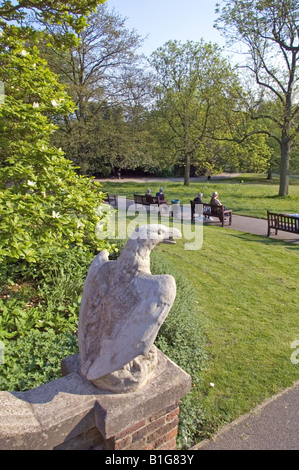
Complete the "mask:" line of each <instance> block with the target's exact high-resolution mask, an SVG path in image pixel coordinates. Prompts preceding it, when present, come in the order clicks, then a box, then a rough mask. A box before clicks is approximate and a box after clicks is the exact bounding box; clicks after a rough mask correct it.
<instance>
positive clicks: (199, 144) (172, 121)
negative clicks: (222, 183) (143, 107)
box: [151, 41, 269, 185]
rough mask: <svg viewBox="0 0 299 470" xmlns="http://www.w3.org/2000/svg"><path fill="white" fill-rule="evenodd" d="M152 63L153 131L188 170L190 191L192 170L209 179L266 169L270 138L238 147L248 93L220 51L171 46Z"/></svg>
mask: <svg viewBox="0 0 299 470" xmlns="http://www.w3.org/2000/svg"><path fill="white" fill-rule="evenodd" d="M151 63H152V65H153V67H154V68H155V70H156V75H157V82H158V87H157V96H158V99H157V105H156V109H155V111H154V115H155V117H156V120H155V123H156V126H155V125H153V129H154V130H155V131H156V135H157V139H158V140H159V142H160V144H161V147H162V149H163V150H164V152H165V153H166V154H168V155H169V156H171V158H172V160H173V161H176V162H178V163H179V164H180V165H182V166H183V167H185V185H188V184H189V174H190V167H191V165H193V166H195V167H196V168H197V170H198V171H200V172H202V173H205V174H215V173H216V172H221V171H223V170H224V169H225V168H226V167H230V168H235V169H236V170H237V169H239V168H241V169H242V170H243V171H244V170H246V171H252V170H256V169H260V170H261V171H262V170H263V169H264V168H265V164H266V163H267V160H268V158H269V149H268V147H267V143H266V139H265V136H263V137H260V136H255V140H254V139H250V140H248V141H247V142H246V144H242V145H240V146H238V145H236V143H235V142H237V139H238V133H239V132H240V130H241V131H242V133H244V124H245V119H244V110H243V109H242V105H241V104H240V103H242V100H243V95H244V91H243V90H242V88H241V85H240V82H239V79H238V77H237V75H236V74H235V72H234V71H233V70H232V68H231V67H230V65H229V63H228V62H227V61H226V60H225V59H224V58H223V57H221V51H220V49H219V47H218V46H217V45H215V44H205V43H204V42H203V41H202V42H200V43H194V42H191V41H188V42H187V43H185V44H181V43H179V42H178V41H169V42H168V43H166V44H165V45H164V47H163V48H159V49H158V50H157V51H155V52H154V53H153V54H152V56H151ZM155 123H154V124H155ZM251 125H252V123H251ZM246 132H249V128H248V125H247V126H246ZM164 163H165V165H167V163H168V164H169V163H170V162H169V161H168V162H167V161H165V162H164Z"/></svg>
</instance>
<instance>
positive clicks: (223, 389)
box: [158, 227, 299, 441]
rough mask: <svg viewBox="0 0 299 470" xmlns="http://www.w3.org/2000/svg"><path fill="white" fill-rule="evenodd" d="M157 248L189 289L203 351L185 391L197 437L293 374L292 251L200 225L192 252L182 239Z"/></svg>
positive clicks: (298, 303)
mask: <svg viewBox="0 0 299 470" xmlns="http://www.w3.org/2000/svg"><path fill="white" fill-rule="evenodd" d="M158 250H159V252H160V254H161V256H163V257H164V258H165V259H166V260H167V263H168V266H169V269H170V271H171V269H174V270H181V272H182V273H183V275H184V278H185V280H186V282H187V283H188V284H189V285H190V286H192V288H193V290H194V292H196V300H195V305H191V304H190V309H192V308H195V310H194V314H195V315H196V321H197V322H198V321H199V324H200V325H201V328H202V331H203V332H204V335H205V338H206V344H205V346H206V351H207V353H208V356H209V360H208V363H207V367H206V368H205V369H204V370H201V371H200V372H199V373H200V376H201V381H200V383H199V384H198V385H196V387H195V390H193V391H192V394H193V397H194V399H193V406H196V407H197V411H198V412H199V413H202V414H203V417H202V425H201V428H198V429H197V431H196V433H195V436H193V438H195V441H196V440H201V439H203V438H205V437H208V436H209V435H211V433H213V432H215V431H216V430H217V429H218V428H219V427H220V426H222V425H224V424H226V423H229V422H231V421H233V420H234V419H236V418H237V417H239V416H241V415H242V414H244V413H246V412H248V411H249V410H251V409H252V408H254V407H255V406H256V405H258V404H260V403H261V402H263V401H264V400H265V399H267V398H269V397H271V396H273V395H274V394H276V393H278V392H279V391H280V390H282V389H284V388H286V387H288V386H290V385H292V384H293V383H294V381H296V380H298V367H299V366H298V365H294V364H292V362H291V354H292V352H293V350H292V349H291V343H292V342H293V341H294V340H296V339H299V324H298V311H299V299H298V287H299V283H298V279H299V270H298V261H299V251H298V248H296V247H294V246H292V245H290V244H287V243H283V242H278V241H275V240H268V239H266V238H263V237H257V236H254V235H249V234H243V233H240V232H233V231H232V230H229V229H222V228H219V227H204V243H203V247H202V249H201V250H199V251H197V252H195V251H189V252H188V251H185V250H184V249H183V242H182V241H179V242H178V243H177V245H176V246H175V247H171V246H167V245H161V246H160V247H159V248H158ZM166 321H167V320H166ZM210 383H214V387H213V388H212V387H211V386H210Z"/></svg>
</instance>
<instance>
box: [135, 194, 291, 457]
mask: <svg viewBox="0 0 299 470" xmlns="http://www.w3.org/2000/svg"><path fill="white" fill-rule="evenodd" d="M132 203H133V201H128V205H130V204H132ZM183 218H184V219H185V220H190V218H191V212H190V214H188V212H184V213H183ZM206 223H208V224H211V225H218V226H221V224H220V222H219V221H218V220H217V219H213V220H212V221H211V222H205V224H206ZM225 228H229V229H232V230H237V231H239V232H245V233H252V234H254V235H259V236H261V237H264V238H265V239H266V240H268V239H269V237H268V236H267V229H268V227H267V220H264V219H257V218H253V217H244V216H239V215H234V214H233V217H232V224H231V225H230V226H228V225H225ZM270 238H271V239H276V240H282V241H285V242H289V243H294V244H299V235H298V234H292V233H287V232H282V231H278V234H277V235H275V233H274V231H273V233H271V235H270ZM294 367H298V375H299V364H298V365H294ZM190 450H299V382H296V384H295V385H294V386H293V387H290V388H288V389H286V390H285V391H283V392H282V393H280V394H278V395H276V396H274V397H273V398H272V399H270V400H267V401H266V402H265V403H263V404H262V405H260V406H258V407H257V408H255V409H254V410H253V411H251V412H250V413H248V414H247V415H245V416H242V417H240V418H239V419H237V420H236V421H234V422H233V423H231V424H229V425H228V426H225V427H224V428H223V429H222V430H220V431H219V432H218V433H217V434H216V435H215V436H214V437H213V439H211V440H205V441H202V442H200V443H198V444H197V445H195V446H194V447H193V448H192V449H190Z"/></svg>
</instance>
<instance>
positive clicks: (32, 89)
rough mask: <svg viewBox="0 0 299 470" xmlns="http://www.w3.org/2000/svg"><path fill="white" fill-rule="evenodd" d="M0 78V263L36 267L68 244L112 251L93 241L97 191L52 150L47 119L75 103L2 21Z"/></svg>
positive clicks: (97, 217) (51, 127)
mask: <svg viewBox="0 0 299 470" xmlns="http://www.w3.org/2000/svg"><path fill="white" fill-rule="evenodd" d="M0 81H1V82H3V83H4V86H5V100H4V103H2V104H1V105H0V149H1V150H0V259H1V261H2V260H18V261H19V260H25V261H26V262H36V261H37V260H38V259H39V258H40V257H50V256H52V255H53V253H57V252H59V251H60V250H63V249H65V248H67V247H69V246H70V245H71V244H74V245H76V246H80V245H82V244H83V243H87V244H89V245H90V246H91V247H92V248H93V249H94V250H99V249H101V248H102V247H104V246H107V247H109V245H108V244H105V243H104V242H103V241H102V240H98V238H97V236H96V231H95V229H96V225H97V224H98V222H99V221H100V220H102V216H101V215H99V213H98V212H97V208H98V206H99V205H100V204H101V202H102V200H103V193H102V192H101V191H100V186H96V185H95V187H94V188H93V185H92V182H91V181H90V180H89V179H87V178H80V177H78V175H77V173H76V171H75V169H74V167H73V166H72V164H71V162H70V161H68V160H66V159H65V157H64V155H63V152H62V151H61V149H57V148H55V147H53V146H51V145H50V142H49V140H50V136H51V134H52V133H53V132H54V130H55V126H54V125H53V124H51V123H50V122H49V120H48V116H50V115H63V114H69V113H70V112H71V111H72V110H73V104H72V102H71V101H70V99H69V97H68V95H67V94H66V92H65V90H64V87H63V86H62V85H61V84H60V83H59V82H58V80H57V77H56V76H55V75H54V74H53V73H52V72H51V71H50V70H49V68H48V67H47V63H46V62H45V61H44V60H42V59H41V58H40V56H39V51H38V48H37V47H36V46H34V45H31V46H28V43H25V42H24V39H23V31H22V30H21V29H20V28H18V27H17V26H15V25H11V26H9V25H4V24H2V31H1V37H0Z"/></svg>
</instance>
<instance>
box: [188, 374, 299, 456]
mask: <svg viewBox="0 0 299 470" xmlns="http://www.w3.org/2000/svg"><path fill="white" fill-rule="evenodd" d="M294 367H296V366H294ZM297 367H298V365H297ZM191 450H299V382H296V383H295V384H294V385H293V386H292V387H289V388H287V389H286V390H284V391H283V392H281V393H279V394H277V395H275V396H274V397H272V398H271V399H270V400H267V401H265V402H264V403H262V404H261V405H260V406H258V407H257V408H255V409H254V410H252V411H250V413H248V414H246V415H244V416H242V417H240V418H239V419H237V420H235V421H234V422H233V423H231V424H229V425H227V426H225V427H224V428H223V429H221V430H220V431H219V432H218V433H216V435H215V436H213V438H212V439H206V440H204V441H202V442H200V443H198V444H196V445H195V446H194V447H192V449H191Z"/></svg>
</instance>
